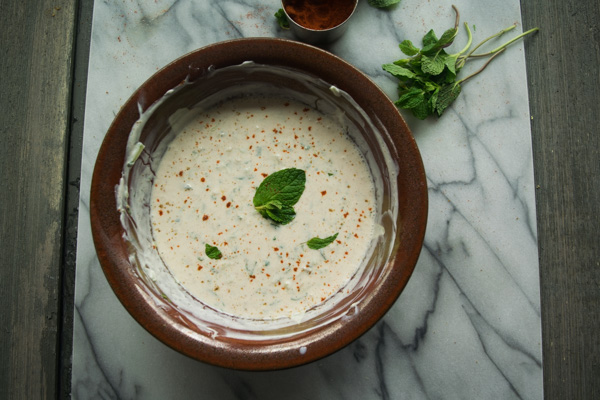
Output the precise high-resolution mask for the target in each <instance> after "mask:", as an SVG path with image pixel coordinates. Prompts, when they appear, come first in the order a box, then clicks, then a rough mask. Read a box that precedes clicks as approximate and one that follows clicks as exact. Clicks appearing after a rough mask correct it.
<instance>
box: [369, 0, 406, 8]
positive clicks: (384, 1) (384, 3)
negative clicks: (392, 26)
mask: <svg viewBox="0 0 600 400" xmlns="http://www.w3.org/2000/svg"><path fill="white" fill-rule="evenodd" d="M399 2H400V0H369V4H370V5H372V6H373V7H377V8H385V7H389V6H391V5H394V4H396V3H399Z"/></svg>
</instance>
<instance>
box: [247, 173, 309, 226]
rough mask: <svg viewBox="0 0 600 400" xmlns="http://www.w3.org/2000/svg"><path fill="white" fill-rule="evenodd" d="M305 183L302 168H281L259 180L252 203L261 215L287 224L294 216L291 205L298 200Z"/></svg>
mask: <svg viewBox="0 0 600 400" xmlns="http://www.w3.org/2000/svg"><path fill="white" fill-rule="evenodd" d="M305 185H306V173H305V172H304V171H303V170H301V169H297V168H287V169H282V170H281V171H277V172H275V173H273V174H271V175H269V176H267V177H266V178H265V179H264V180H263V181H262V182H261V184H260V185H259V186H258V188H257V189H256V193H255V194H254V198H253V199H252V203H253V204H254V208H256V210H257V211H258V212H259V213H260V214H261V215H262V216H263V217H266V218H271V219H272V220H273V221H275V222H277V223H280V224H287V223H289V222H290V221H291V220H292V219H294V217H295V216H296V212H295V211H294V208H293V206H294V204H296V203H297V202H298V200H300V196H302V193H304V188H305Z"/></svg>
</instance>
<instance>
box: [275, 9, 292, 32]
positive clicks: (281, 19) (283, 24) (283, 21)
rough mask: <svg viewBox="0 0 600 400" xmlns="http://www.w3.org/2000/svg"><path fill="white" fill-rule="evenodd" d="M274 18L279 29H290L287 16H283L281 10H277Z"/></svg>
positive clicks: (283, 13) (283, 12)
mask: <svg viewBox="0 0 600 400" xmlns="http://www.w3.org/2000/svg"><path fill="white" fill-rule="evenodd" d="M275 18H276V19H277V23H278V24H279V27H280V28H281V29H290V21H288V19H287V15H285V11H283V8H280V9H279V10H277V12H276V13H275Z"/></svg>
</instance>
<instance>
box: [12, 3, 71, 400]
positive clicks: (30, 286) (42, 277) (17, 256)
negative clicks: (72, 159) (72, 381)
mask: <svg viewBox="0 0 600 400" xmlns="http://www.w3.org/2000/svg"><path fill="white" fill-rule="evenodd" d="M74 21H75V2H69V1H47V0H44V1H21V0H2V2H1V3H0V26H1V27H2V28H1V29H0V43H1V46H2V55H1V57H0V79H1V80H2V81H1V86H0V87H1V88H2V90H1V91H0V110H2V112H1V113H0V134H1V138H2V141H3V142H2V146H0V171H1V173H2V190H1V191H0V226H1V229H2V230H1V232H2V238H1V240H0V254H2V257H0V297H1V298H2V299H3V300H4V301H5V302H6V300H7V299H8V306H7V307H3V310H2V313H1V314H0V327H1V330H0V340H1V342H0V343H1V344H0V388H1V391H2V394H1V395H0V397H2V398H10V399H12V398H18V399H41V398H53V397H55V396H56V394H57V381H58V369H57V353H58V347H57V345H58V333H59V329H60V323H59V321H60V318H59V313H60V301H61V291H60V276H61V249H62V232H63V210H64V191H65V190H64V186H65V160H66V154H67V146H66V144H67V138H68V136H67V133H68V119H69V113H70V90H71V69H72V68H71V58H72V46H73V37H74Z"/></svg>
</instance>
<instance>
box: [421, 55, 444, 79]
mask: <svg viewBox="0 0 600 400" xmlns="http://www.w3.org/2000/svg"><path fill="white" fill-rule="evenodd" d="M445 61H446V60H445V58H444V54H443V53H438V54H436V55H435V56H434V57H427V56H425V55H424V56H422V57H421V70H422V71H423V72H424V73H425V74H430V75H433V76H436V75H439V74H441V73H442V71H443V70H444V67H445V66H446V63H445Z"/></svg>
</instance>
